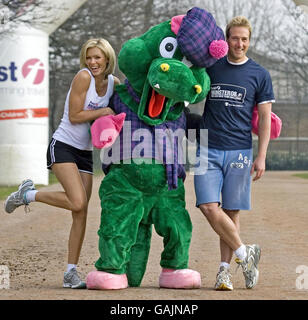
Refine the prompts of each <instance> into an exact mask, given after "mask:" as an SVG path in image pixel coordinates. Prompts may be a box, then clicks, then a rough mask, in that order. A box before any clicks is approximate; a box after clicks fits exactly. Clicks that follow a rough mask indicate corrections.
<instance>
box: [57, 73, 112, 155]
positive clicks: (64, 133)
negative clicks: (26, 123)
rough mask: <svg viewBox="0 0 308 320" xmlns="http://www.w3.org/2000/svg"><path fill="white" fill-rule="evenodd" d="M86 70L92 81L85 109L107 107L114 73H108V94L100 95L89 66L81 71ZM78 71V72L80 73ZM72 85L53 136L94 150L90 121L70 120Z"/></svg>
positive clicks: (79, 146)
mask: <svg viewBox="0 0 308 320" xmlns="http://www.w3.org/2000/svg"><path fill="white" fill-rule="evenodd" d="M84 70H86V71H87V72H89V74H90V76H91V82H90V86H89V89H88V91H87V95H86V99H85V103H84V108H83V110H95V109H98V108H105V107H107V106H108V104H109V99H110V97H111V96H112V94H113V86H114V78H113V75H112V74H109V75H108V85H107V91H106V94H105V95H104V96H103V97H100V96H99V95H98V94H97V92H96V89H95V79H94V77H93V75H92V73H91V72H90V70H88V69H87V68H84V69H82V70H80V71H79V72H81V71H84ZM79 72H78V73H79ZM71 89H72V85H71V87H70V89H69V91H68V93H67V96H66V100H65V106H64V113H63V117H62V119H61V122H60V125H59V127H58V129H57V130H56V131H55V132H54V134H53V136H52V137H53V138H54V139H56V140H59V141H61V142H64V143H66V144H69V145H71V146H73V147H75V148H77V149H80V150H93V146H92V143H91V136H90V123H89V122H83V123H76V124H72V123H71V122H70V120H69V116H68V114H69V97H70V93H71Z"/></svg>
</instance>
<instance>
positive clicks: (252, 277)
mask: <svg viewBox="0 0 308 320" xmlns="http://www.w3.org/2000/svg"><path fill="white" fill-rule="evenodd" d="M246 253H247V256H246V258H245V259H244V260H240V259H238V258H236V259H235V262H236V263H237V264H238V265H239V266H241V267H242V270H243V275H244V277H245V284H246V288H247V289H251V288H253V287H254V286H255V285H256V284H257V282H258V279H259V270H258V263H259V261H260V257H261V249H260V247H259V245H257V244H252V245H247V246H246Z"/></svg>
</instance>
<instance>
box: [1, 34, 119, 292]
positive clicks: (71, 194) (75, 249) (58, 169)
mask: <svg viewBox="0 0 308 320" xmlns="http://www.w3.org/2000/svg"><path fill="white" fill-rule="evenodd" d="M115 64H116V57H115V52H114V50H113V48H112V47H111V45H110V44H109V42H108V41H107V40H105V39H89V40H88V41H86V42H85V43H84V44H83V46H82V49H81V51H80V69H81V70H80V71H79V72H78V73H77V74H76V75H75V77H74V79H73V81H72V84H71V87H70V89H69V91H68V94H67V97H66V101H65V107H64V114H63V117H62V120H61V123H60V125H59V127H58V128H57V130H56V131H55V132H54V134H53V136H52V139H51V142H50V144H49V146H48V150H47V167H48V169H51V170H52V171H53V173H54V174H55V175H56V177H57V179H58V180H59V182H60V183H61V185H62V186H63V189H64V191H63V192H43V191H38V190H36V189H35V186H34V183H33V181H32V180H30V179H28V180H25V181H23V182H22V184H21V185H20V186H19V189H18V190H17V191H16V192H14V193H12V194H11V195H10V196H9V197H8V198H7V200H6V202H5V211H6V212H7V213H11V212H13V211H14V210H15V209H16V208H17V207H19V206H22V205H25V206H27V205H29V203H30V202H33V201H38V202H42V203H46V204H49V205H51V206H55V207H59V208H63V209H67V210H70V211H71V212H72V218H73V219H72V220H73V222H72V226H71V230H70V235H69V240H68V265H67V270H66V272H65V273H64V281H63V287H66V288H73V289H76V288H85V287H86V285H85V282H84V281H82V280H81V279H80V276H79V275H78V273H77V263H78V260H79V256H80V251H81V247H82V243H83V239H84V234H85V229H86V220H87V211H88V203H89V200H90V196H91V192H92V176H93V160H92V152H93V151H92V150H93V147H92V144H91V137H90V133H89V128H90V121H92V120H95V119H97V118H99V117H101V116H106V115H111V114H114V112H113V110H112V109H110V108H109V107H108V104H109V99H110V97H111V95H112V94H113V91H114V86H115V85H116V84H119V83H120V81H119V79H118V78H116V77H115V76H113V72H114V69H115Z"/></svg>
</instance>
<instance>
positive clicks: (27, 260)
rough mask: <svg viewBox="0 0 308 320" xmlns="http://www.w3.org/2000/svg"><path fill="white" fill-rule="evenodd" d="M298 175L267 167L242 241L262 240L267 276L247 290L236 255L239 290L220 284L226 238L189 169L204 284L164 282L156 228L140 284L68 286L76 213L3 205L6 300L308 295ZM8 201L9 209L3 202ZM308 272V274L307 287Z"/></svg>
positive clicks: (95, 205)
mask: <svg viewBox="0 0 308 320" xmlns="http://www.w3.org/2000/svg"><path fill="white" fill-rule="evenodd" d="M293 174H294V172H267V173H266V175H265V176H264V177H263V178H262V179H261V180H260V181H258V182H255V183H254V184H253V195H252V202H253V210H252V211H251V212H243V213H242V216H241V226H242V228H241V229H242V231H241V236H242V240H243V241H244V242H245V243H255V242H257V243H259V244H260V245H261V247H262V256H261V262H260V280H259V283H258V285H257V286H256V287H255V288H254V289H252V290H246V289H245V285H244V280H243V275H242V273H241V270H240V269H239V270H238V271H237V273H235V269H236V264H235V262H232V273H233V284H234V288H235V289H234V291H233V292H216V291H214V290H213V285H214V280H215V275H216V272H217V268H218V263H219V250H218V237H217V235H216V234H215V233H214V231H213V230H212V229H211V228H210V227H209V225H208V223H207V221H206V220H205V218H204V217H203V216H202V215H201V213H200V212H199V210H198V209H196V208H195V206H194V203H195V195H194V191H193V178H192V176H188V178H187V180H186V182H185V185H186V200H187V208H188V211H189V212H190V214H191V218H192V222H193V225H194V230H193V237H192V243H191V249H190V268H193V269H196V270H198V271H199V272H200V273H201V276H202V287H201V288H200V289H196V290H170V289H159V288H158V277H159V273H160V266H159V259H160V253H161V250H162V239H161V238H160V237H159V236H158V235H156V234H155V232H153V238H152V247H151V252H150V259H149V262H148V267H147V271H146V274H145V276H144V279H143V282H142V285H141V287H140V288H128V289H125V290H120V291H92V290H70V289H63V288H62V287H61V286H62V278H63V271H64V269H65V268H66V254H67V238H68V230H69V227H70V223H71V217H70V213H69V212H66V211H64V210H61V209H57V208H53V207H49V206H46V205H43V204H39V203H34V204H31V212H30V213H29V214H25V213H24V211H23V208H18V209H17V210H16V211H15V212H14V213H13V214H11V215H7V214H6V213H4V212H3V209H1V212H0V215H1V224H0V265H5V266H7V267H8V268H9V270H10V272H11V274H10V289H0V300H2V299H17V300H26V299H32V300H37V299H44V300H45V299H46V300H49V299H56V300H64V299H68V300H75V299H80V300H87V299H89V300H136V299H142V300H165V299H170V300H174V299H176V300H217V299H224V300H225V299H227V300H229V299H230V300H244V299H248V300H251V299H256V300H263V299H265V300H269V299H278V300H285V299H287V300H289V299H290V300H294V299H298V300H307V299H308V288H307V289H302V290H301V289H300V288H297V287H296V279H297V277H302V278H303V277H304V276H305V275H304V274H300V273H298V274H297V273H296V269H297V267H298V266H301V265H304V266H306V270H307V268H308V254H307V253H308V232H307V230H308V209H307V199H308V197H307V196H308V180H304V179H300V178H296V177H294V176H292V175H293ZM99 183H100V178H99V177H98V178H95V183H94V189H93V190H94V191H93V196H92V199H91V202H90V209H89V218H88V226H87V232H86V237H85V242H84V246H83V250H82V254H81V259H80V263H79V269H80V271H81V272H82V273H83V274H84V275H86V274H87V273H88V272H90V271H91V270H94V266H93V264H94V262H95V261H96V259H97V258H98V250H97V242H98V236H97V229H98V226H99V219H100V218H99V216H100V207H99V199H98V196H97V190H98V187H99ZM44 189H45V190H61V186H60V185H58V184H56V185H52V186H50V187H46V188H44ZM0 205H1V208H3V201H2V203H0ZM299 269H300V267H299ZM299 271H300V272H303V270H299ZM307 278H308V274H306V281H307V283H306V286H308V279H307ZM302 283H303V282H302ZM0 284H1V283H0Z"/></svg>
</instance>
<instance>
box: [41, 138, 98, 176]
mask: <svg viewBox="0 0 308 320" xmlns="http://www.w3.org/2000/svg"><path fill="white" fill-rule="evenodd" d="M64 162H73V163H76V165H77V168H78V170H79V171H81V172H85V173H89V174H93V155H92V151H88V150H80V149H77V148H75V147H72V146H70V145H68V144H66V143H63V142H61V141H58V140H55V139H51V141H50V143H49V146H48V149H47V168H48V169H51V167H52V165H53V164H54V163H64Z"/></svg>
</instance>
